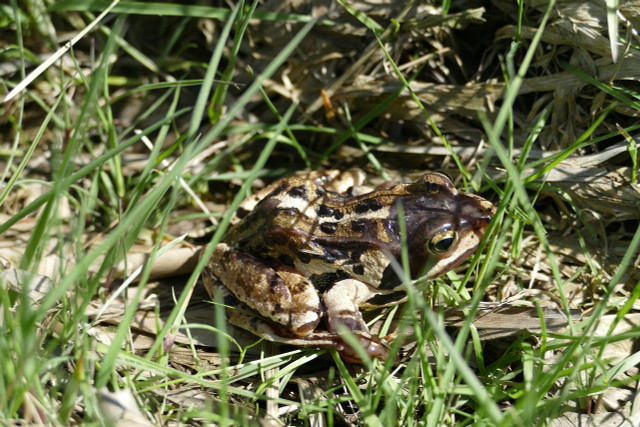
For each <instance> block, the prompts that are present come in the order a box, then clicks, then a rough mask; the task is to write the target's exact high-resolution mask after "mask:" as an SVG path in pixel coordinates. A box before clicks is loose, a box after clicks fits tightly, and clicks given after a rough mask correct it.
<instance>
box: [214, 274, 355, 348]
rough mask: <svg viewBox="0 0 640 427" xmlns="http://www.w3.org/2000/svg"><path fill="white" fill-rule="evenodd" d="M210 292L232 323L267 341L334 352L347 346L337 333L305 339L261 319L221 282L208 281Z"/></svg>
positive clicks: (321, 333)
mask: <svg viewBox="0 0 640 427" xmlns="http://www.w3.org/2000/svg"><path fill="white" fill-rule="evenodd" d="M208 285H209V286H207V290H208V291H209V293H210V295H211V297H212V298H213V299H214V300H219V301H221V302H222V303H223V304H224V305H225V308H226V317H227V320H228V321H229V323H231V324H232V325H234V326H237V327H239V328H241V329H244V330H246V331H249V332H251V333H253V334H254V335H257V336H258V337H260V338H263V339H265V340H267V341H273V342H279V343H283V344H288V345H294V346H300V347H323V348H333V349H335V350H338V351H343V350H344V345H343V344H344V343H343V341H342V339H341V338H340V336H339V335H338V334H335V333H329V332H324V331H315V332H312V333H309V334H307V335H305V336H298V335H295V334H293V333H291V331H288V330H287V329H286V328H284V327H282V326H280V325H278V324H276V323H275V322H272V321H270V320H268V319H265V318H263V317H260V316H259V315H258V314H257V313H255V312H254V311H253V310H252V309H251V308H250V307H248V306H247V305H246V304H244V303H243V302H242V301H240V300H238V299H237V298H236V297H235V295H233V294H232V293H231V292H230V291H229V289H227V288H226V287H225V286H223V285H222V283H220V281H219V280H217V279H216V280H215V281H212V282H211V281H208Z"/></svg>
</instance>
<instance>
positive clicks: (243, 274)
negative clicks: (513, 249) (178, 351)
mask: <svg viewBox="0 0 640 427" xmlns="http://www.w3.org/2000/svg"><path fill="white" fill-rule="evenodd" d="M366 179H367V175H366V174H365V173H364V172H363V171H362V170H359V169H351V170H347V171H339V170H328V171H324V172H317V171H313V172H307V173H303V174H298V175H293V176H290V177H287V178H283V179H281V180H278V181H275V182H274V183H273V184H271V185H269V186H267V187H265V188H264V189H263V190H261V191H260V192H258V193H256V194H254V195H252V196H250V197H248V198H247V199H245V200H244V201H243V202H242V203H241V204H240V207H239V208H238V210H237V212H236V213H235V216H234V218H233V219H232V221H231V224H232V225H231V227H230V228H229V229H228V230H227V232H226V234H225V235H224V237H223V238H222V239H221V241H220V243H218V244H217V245H216V246H215V248H214V251H213V254H212V256H211V257H210V259H209V260H208V261H207V263H206V265H205V267H204V270H203V283H204V286H205V288H206V289H207V291H208V293H209V295H210V296H211V297H212V298H213V300H214V301H222V303H223V304H224V306H226V308H227V309H226V316H227V319H228V321H229V322H230V323H231V324H233V325H235V326H237V327H239V328H241V329H245V330H248V331H250V332H252V333H253V334H255V335H257V336H258V337H261V338H264V339H266V340H268V341H273V342H280V343H284V344H290V345H294V346H302V347H317V348H332V349H335V350H337V351H338V352H339V354H340V355H341V356H342V358H343V359H344V360H346V361H349V362H354V363H362V358H361V356H360V354H359V353H358V350H356V349H355V348H354V347H352V345H350V344H349V343H348V342H347V340H345V338H344V335H345V331H349V332H350V333H351V334H353V335H354V336H355V338H356V342H357V343H359V345H361V346H362V348H363V349H364V351H365V352H366V354H367V355H368V356H369V357H370V358H374V359H387V358H388V355H389V338H387V337H378V336H376V335H374V334H372V333H371V332H370V330H369V328H368V326H367V324H366V322H365V321H364V318H363V316H362V311H367V310H372V309H376V308H380V307H389V306H393V305H397V304H400V303H402V302H404V301H406V299H407V289H406V282H405V279H404V278H403V277H404V274H403V271H402V268H401V267H399V266H400V265H401V264H402V263H401V259H402V250H403V245H405V246H406V248H407V254H408V261H409V262H408V270H409V272H408V273H409V275H410V278H411V281H413V282H415V281H417V280H421V281H424V280H427V281H428V280H432V279H435V278H437V277H439V276H441V275H443V274H445V273H447V272H448V271H450V270H453V269H454V268H456V267H458V266H459V265H460V264H461V263H463V262H464V261H465V260H467V259H468V258H469V257H470V256H471V255H472V254H473V253H474V252H476V250H477V249H478V246H479V244H480V242H481V240H482V238H483V236H484V234H485V233H486V231H487V229H488V226H489V223H490V221H491V220H492V218H493V216H494V214H495V211H496V208H495V206H494V205H493V204H492V203H491V202H490V201H488V200H486V199H484V198H482V197H481V196H479V195H475V194H472V193H469V192H464V191H459V190H457V189H456V188H455V186H454V183H453V181H452V179H451V178H450V177H449V176H448V175H446V174H445V173H442V172H427V173H424V174H422V175H421V176H420V177H419V178H418V179H416V180H415V181H413V182H409V183H398V184H391V183H385V184H382V185H379V186H378V187H369V186H367V185H365V181H366ZM401 223H404V224H403V225H402V224H401ZM402 227H404V230H405V231H404V232H402V231H401V229H402ZM350 342H353V341H350Z"/></svg>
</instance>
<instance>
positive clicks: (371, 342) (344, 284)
mask: <svg viewBox="0 0 640 427" xmlns="http://www.w3.org/2000/svg"><path fill="white" fill-rule="evenodd" d="M369 292H370V290H369V287H368V285H366V284H364V283H362V282H360V281H359V280H355V279H346V280H342V281H339V282H337V283H335V284H334V285H333V286H332V287H331V288H330V289H329V290H327V291H326V292H325V293H324V296H323V302H324V305H325V318H326V321H327V329H328V330H329V332H331V333H336V334H338V333H340V330H341V329H344V328H346V329H348V330H349V331H351V332H352V333H353V334H354V335H355V336H356V338H357V339H358V341H359V342H360V345H361V346H362V347H363V348H364V350H365V352H366V353H367V354H368V355H369V357H371V358H375V359H386V358H387V357H388V356H389V352H388V350H387V344H386V341H385V340H383V339H380V338H378V337H376V336H374V335H371V333H370V332H369V328H368V327H367V324H366V323H365V322H364V319H363V318H362V314H361V313H360V308H359V304H360V303H363V302H364V301H366V300H368V299H369V298H370V296H371V295H370V293H369ZM343 341H344V340H343ZM340 353H341V354H342V356H343V357H344V358H345V359H346V360H349V361H351V362H361V359H360V356H358V353H357V352H356V350H355V349H353V348H352V347H351V346H350V345H348V344H347V343H346V342H345V343H344V349H343V350H341V351H340Z"/></svg>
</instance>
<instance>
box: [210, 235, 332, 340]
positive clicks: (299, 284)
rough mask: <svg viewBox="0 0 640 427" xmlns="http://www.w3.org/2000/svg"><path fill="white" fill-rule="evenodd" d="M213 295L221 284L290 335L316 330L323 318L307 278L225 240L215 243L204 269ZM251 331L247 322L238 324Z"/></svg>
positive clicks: (300, 334)
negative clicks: (233, 245)
mask: <svg viewBox="0 0 640 427" xmlns="http://www.w3.org/2000/svg"><path fill="white" fill-rule="evenodd" d="M204 282H205V286H206V287H207V290H208V291H209V293H210V294H215V293H216V290H217V289H218V287H219V286H220V284H222V285H223V286H224V287H225V288H226V289H227V290H229V291H230V292H231V293H232V294H233V295H234V296H235V297H236V298H237V299H238V300H240V301H241V302H242V303H244V304H246V306H248V307H249V308H251V309H253V310H255V311H256V312H257V313H258V314H259V315H260V316H263V317H265V318H267V319H269V320H272V321H273V322H275V323H276V324H278V325H280V326H282V327H283V328H284V329H285V330H286V331H287V332H288V333H289V334H288V335H289V336H291V334H293V336H305V335H308V334H310V333H311V332H313V330H314V329H315V328H316V326H317V325H318V323H319V322H320V319H321V318H322V305H321V303H320V297H319V296H318V293H317V292H316V290H315V288H314V287H313V285H311V283H309V282H308V280H307V279H306V277H304V276H303V275H302V274H300V273H299V272H298V271H296V270H295V269H293V268H290V267H287V266H285V265H282V264H276V263H274V265H267V264H266V263H265V262H264V261H262V260H260V259H258V258H256V257H254V256H253V255H251V254H249V253H246V252H243V251H240V250H238V249H236V248H233V247H231V246H229V245H228V244H226V243H220V244H218V245H217V246H216V248H215V250H214V253H213V255H212V257H211V259H210V260H209V262H208V264H207V267H206V269H205V275H204ZM238 326H241V327H244V328H245V329H249V330H251V328H250V327H248V325H238Z"/></svg>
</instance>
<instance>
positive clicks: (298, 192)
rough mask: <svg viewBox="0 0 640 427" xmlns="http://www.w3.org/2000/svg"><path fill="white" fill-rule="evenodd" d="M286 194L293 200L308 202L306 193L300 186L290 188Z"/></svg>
mask: <svg viewBox="0 0 640 427" xmlns="http://www.w3.org/2000/svg"><path fill="white" fill-rule="evenodd" d="M287 194H289V196H291V197H293V198H295V199H302V200H308V197H307V191H306V190H305V188H304V186H302V185H300V186H297V187H292V188H290V189H289V191H288V192H287Z"/></svg>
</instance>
